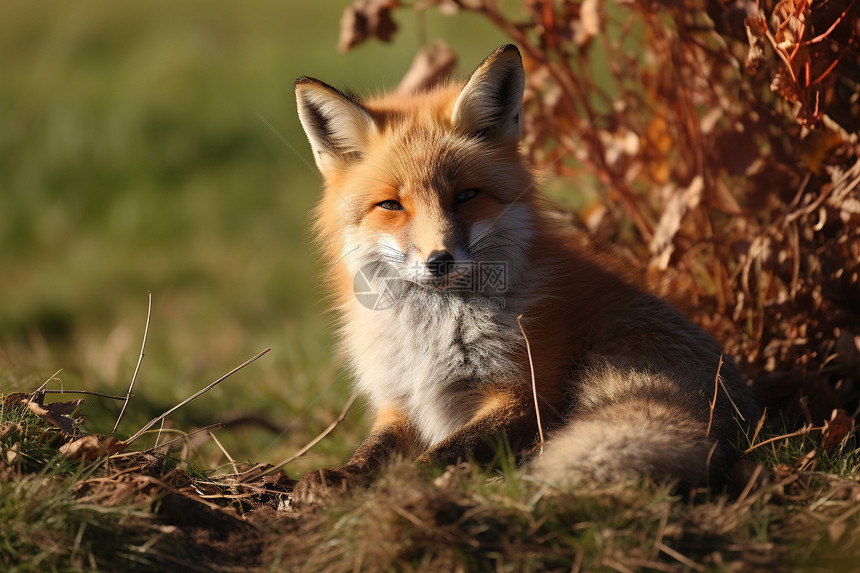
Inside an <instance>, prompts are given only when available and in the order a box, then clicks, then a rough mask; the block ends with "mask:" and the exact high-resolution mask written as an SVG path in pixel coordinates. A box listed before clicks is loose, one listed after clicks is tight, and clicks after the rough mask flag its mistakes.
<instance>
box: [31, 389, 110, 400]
mask: <svg viewBox="0 0 860 573" xmlns="http://www.w3.org/2000/svg"><path fill="white" fill-rule="evenodd" d="M42 393H43V394H85V395H87V396H97V397H99V398H109V399H110V400H125V396H111V395H110V394H102V393H101V392H91V391H89V390H42Z"/></svg>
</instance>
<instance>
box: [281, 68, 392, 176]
mask: <svg viewBox="0 0 860 573" xmlns="http://www.w3.org/2000/svg"><path fill="white" fill-rule="evenodd" d="M296 104H297V105H298V109H299V120H300V121H301V122H302V127H303V128H304V129H305V133H306V134H307V136H308V139H309V140H310V142H311V148H312V149H313V152H314V161H316V164H317V167H318V168H319V170H320V173H322V174H323V177H326V176H327V175H328V174H329V173H330V172H331V170H332V169H335V168H337V167H340V166H343V165H345V164H347V163H349V162H351V161H355V160H356V159H358V158H360V157H361V152H362V150H363V149H364V148H365V144H366V143H367V139H368V137H369V136H370V135H371V134H372V133H374V132H375V131H376V123H375V122H374V121H373V118H372V117H371V116H370V114H369V113H368V112H367V110H366V109H364V108H363V107H361V105H360V104H358V103H357V102H356V101H354V100H352V99H351V98H349V97H347V96H345V95H344V94H342V93H340V92H339V91H337V90H336V89H334V88H333V87H331V86H329V85H326V84H324V83H322V82H321V81H318V80H315V79H313V78H308V77H301V78H299V79H297V80H296Z"/></svg>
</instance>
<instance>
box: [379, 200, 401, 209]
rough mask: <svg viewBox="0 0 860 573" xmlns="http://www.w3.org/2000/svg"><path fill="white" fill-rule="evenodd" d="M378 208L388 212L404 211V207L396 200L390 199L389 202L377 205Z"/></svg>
mask: <svg viewBox="0 0 860 573" xmlns="http://www.w3.org/2000/svg"><path fill="white" fill-rule="evenodd" d="M376 206H377V207H382V208H383V209H385V210H386V211H403V205H401V204H400V203H399V202H397V201H395V200H394V199H389V200H388V201H383V202H382V203H377V204H376Z"/></svg>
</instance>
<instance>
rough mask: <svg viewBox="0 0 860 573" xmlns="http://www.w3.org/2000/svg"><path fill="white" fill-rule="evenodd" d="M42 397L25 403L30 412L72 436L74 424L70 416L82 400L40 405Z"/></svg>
mask: <svg viewBox="0 0 860 573" xmlns="http://www.w3.org/2000/svg"><path fill="white" fill-rule="evenodd" d="M42 397H43V396H41V395H40V396H37V397H35V398H33V399H31V400H29V401H28V402H27V407H28V408H29V409H30V411H31V412H33V413H34V414H36V415H37V416H39V417H40V418H42V419H43V420H45V421H47V422H50V423H52V424H54V425H55V426H57V427H58V428H59V429H60V430H62V431H63V432H64V433H66V434H68V435H69V436H73V435H74V434H75V422H74V420H72V418H71V417H70V415H71V414H73V413H74V411H75V410H77V409H78V407H79V406H80V405H81V403H82V402H83V399H80V398H79V399H77V400H69V401H68V402H53V403H51V404H42Z"/></svg>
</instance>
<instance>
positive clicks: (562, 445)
mask: <svg viewBox="0 0 860 573" xmlns="http://www.w3.org/2000/svg"><path fill="white" fill-rule="evenodd" d="M685 410H686V409H684V408H679V407H678V406H677V404H673V403H671V402H669V403H661V401H660V400H654V399H650V398H646V397H630V398H628V399H626V400H624V401H621V402H617V403H612V404H609V405H604V406H602V407H600V408H597V409H595V410H592V411H591V412H587V413H584V414H582V415H579V416H577V417H576V419H575V420H573V421H571V422H570V423H569V424H568V425H567V426H565V427H564V428H562V429H561V430H559V431H558V432H557V433H556V434H555V435H554V436H552V437H551V439H549V440H548V441H547V444H546V447H545V449H544V451H543V453H542V454H541V455H540V456H539V457H537V458H536V459H535V460H533V461H532V463H531V464H529V466H528V469H527V471H528V473H529V474H531V475H532V476H533V477H535V478H536V479H538V480H539V481H542V482H546V483H549V484H551V485H554V486H557V487H569V486H573V485H587V484H598V483H610V482H615V483H618V482H627V481H630V480H638V479H641V478H642V477H644V476H650V477H652V478H655V479H660V478H669V479H673V480H678V481H679V483H680V485H682V486H685V487H696V486H706V485H710V480H709V478H710V474H711V471H710V470H711V468H720V467H724V464H725V462H726V457H727V456H728V455H729V452H730V451H731V448H730V447H729V444H728V443H727V440H725V439H724V438H723V439H720V438H719V436H717V435H716V432H715V428H711V431H710V432H709V431H708V430H709V428H708V420H707V419H705V420H700V419H697V418H696V417H695V416H693V415H692V414H691V412H690V411H688V410H686V411H685Z"/></svg>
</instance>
